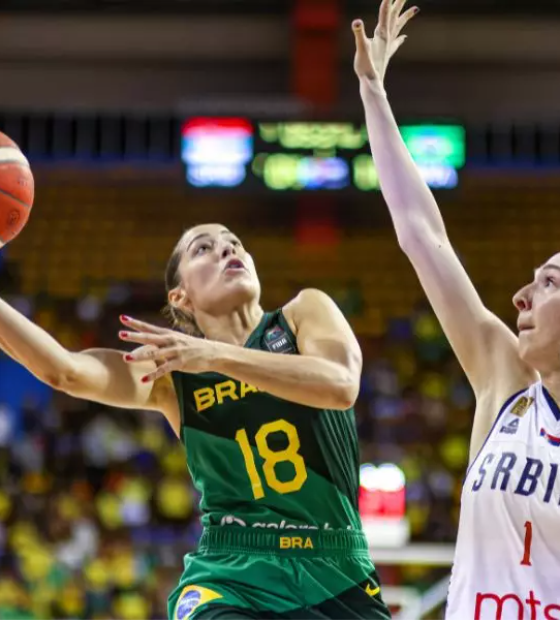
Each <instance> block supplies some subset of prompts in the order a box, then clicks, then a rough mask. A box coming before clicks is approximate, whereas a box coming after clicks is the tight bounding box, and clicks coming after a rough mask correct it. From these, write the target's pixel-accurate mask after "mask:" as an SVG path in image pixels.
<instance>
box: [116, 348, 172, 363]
mask: <svg viewBox="0 0 560 620" xmlns="http://www.w3.org/2000/svg"><path fill="white" fill-rule="evenodd" d="M177 355H178V350H177V347H164V348H160V347H154V346H153V345H145V346H143V347H140V348H138V349H136V350H135V351H132V353H127V354H126V355H125V356H124V359H125V361H127V362H145V361H148V360H153V361H161V360H169V359H172V358H175V357H177Z"/></svg>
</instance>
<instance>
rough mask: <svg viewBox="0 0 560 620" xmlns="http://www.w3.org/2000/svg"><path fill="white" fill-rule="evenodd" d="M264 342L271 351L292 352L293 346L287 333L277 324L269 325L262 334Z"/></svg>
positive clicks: (293, 350)
mask: <svg viewBox="0 0 560 620" xmlns="http://www.w3.org/2000/svg"><path fill="white" fill-rule="evenodd" d="M264 344H265V345H266V348H267V349H268V350H269V351H270V352H271V353H294V352H295V347H294V345H293V344H292V341H291V340H290V338H289V337H288V334H287V333H286V331H285V330H284V329H282V328H281V327H280V326H279V325H276V326H275V327H271V328H270V329H269V330H267V331H266V332H265V334H264Z"/></svg>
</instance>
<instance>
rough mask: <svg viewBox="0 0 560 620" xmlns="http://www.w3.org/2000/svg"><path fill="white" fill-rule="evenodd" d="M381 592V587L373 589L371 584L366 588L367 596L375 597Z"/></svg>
mask: <svg viewBox="0 0 560 620" xmlns="http://www.w3.org/2000/svg"><path fill="white" fill-rule="evenodd" d="M379 590H381V588H380V587H379V586H377V588H372V587H371V586H370V585H369V583H368V584H367V586H366V594H368V595H369V596H375V595H376V594H378V593H379Z"/></svg>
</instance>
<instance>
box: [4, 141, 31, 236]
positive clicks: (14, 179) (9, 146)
mask: <svg viewBox="0 0 560 620" xmlns="http://www.w3.org/2000/svg"><path fill="white" fill-rule="evenodd" d="M34 194H35V182H34V180H33V173H32V172H31V168H30V166H29V162H28V161H27V158H26V157H25V155H24V154H23V153H22V152H21V150H20V148H19V146H18V145H17V144H16V143H15V142H14V141H13V140H11V139H10V138H8V136H6V135H5V134H3V133H1V132H0V247H2V246H3V245H5V244H6V243H8V242H9V241H11V240H12V239H15V237H17V235H18V234H19V233H20V232H21V231H22V230H23V227H24V226H25V224H26V223H27V220H28V219H29V213H30V212H31V207H32V206H33V197H34Z"/></svg>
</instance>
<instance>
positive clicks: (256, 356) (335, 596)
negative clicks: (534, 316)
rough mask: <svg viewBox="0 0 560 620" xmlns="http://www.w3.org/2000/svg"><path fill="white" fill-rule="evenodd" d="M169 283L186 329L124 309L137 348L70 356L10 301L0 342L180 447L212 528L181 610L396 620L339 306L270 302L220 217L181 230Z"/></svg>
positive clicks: (183, 584) (323, 301)
mask: <svg viewBox="0 0 560 620" xmlns="http://www.w3.org/2000/svg"><path fill="white" fill-rule="evenodd" d="M279 259H281V257H279ZM167 284H168V289H169V293H168V299H169V306H170V310H171V312H172V313H173V316H174V318H175V320H176V322H177V326H176V327H179V328H180V329H181V330H183V331H178V330H170V329H163V328H159V327H155V326H151V325H148V324H145V323H141V322H138V321H135V320H134V319H130V318H128V317H122V321H123V323H124V325H125V326H126V330H125V331H123V332H121V334H120V335H121V338H123V339H124V340H125V341H127V342H131V343H138V344H140V345H142V346H140V347H139V348H136V349H135V350H133V351H132V352H130V353H128V354H123V353H122V352H119V351H114V350H107V349H97V350H88V351H83V352H80V353H72V352H69V351H67V350H66V349H64V348H63V347H62V346H61V345H59V344H58V343H57V342H56V341H55V340H54V339H52V338H51V337H50V336H49V335H48V334H47V333H45V332H44V331H43V330H42V329H41V328H39V327H38V326H36V325H34V324H33V323H32V322H30V321H29V320H28V319H26V318H25V317H24V316H22V315H21V314H19V313H18V312H17V311H16V310H14V309H13V308H11V307H10V306H9V305H8V304H6V303H4V302H3V301H0V347H1V348H2V349H3V350H4V351H5V352H6V353H8V354H9V355H11V356H12V357H13V358H14V359H16V360H18V361H19V362H20V363H22V364H23V365H25V366H26V367H27V368H28V369H29V370H30V371H31V372H33V373H34V374H35V375H36V376H37V377H39V378H40V379H42V380H43V381H45V382H46V383H48V384H50V385H51V386H52V387H54V388H56V389H59V390H62V391H64V392H66V393H68V394H71V395H73V396H76V397H80V398H87V399H89V400H94V401H98V402H101V403H105V404H109V405H114V406H117V407H126V408H134V409H140V408H142V409H150V410H158V411H161V412H162V413H163V414H164V415H165V417H166V418H167V420H168V421H169V423H170V424H171V426H172V427H173V429H174V431H175V433H176V434H177V436H178V437H179V438H180V440H181V441H182V443H183V444H184V446H185V452H186V459H187V463H188V467H189V469H190V472H191V475H192V479H193V482H194V484H195V486H196V487H197V489H198V490H199V491H200V493H201V497H202V499H201V510H202V514H203V517H202V520H203V526H204V530H203V534H202V537H201V540H200V543H199V546H198V550H197V551H196V553H193V554H191V555H187V556H186V557H185V567H184V573H183V576H182V577H181V580H180V582H179V584H178V586H177V588H176V589H175V590H174V591H173V592H172V593H171V595H170V597H169V616H170V618H177V619H178V620H186V619H193V620H194V619H196V620H202V619H215V618H292V619H298V620H299V619H303V618H310V619H311V618H364V619H365V618H367V619H385V618H388V617H389V612H388V610H387V607H386V606H385V604H384V602H383V600H382V597H381V592H380V586H379V583H378V579H377V574H376V572H375V569H374V566H373V564H372V562H371V560H370V557H369V553H368V545H367V541H366V539H365V536H364V534H363V532H362V530H361V523H360V517H359V514H358V505H357V496H358V463H359V461H358V440H357V436H356V429H355V421H354V412H353V410H352V405H353V404H354V401H355V399H356V397H357V395H358V388H359V380H360V372H361V364H362V360H361V352H360V349H359V346H358V343H357V341H356V339H355V337H354V335H353V333H352V331H351V329H350V327H349V326H348V324H347V322H346V320H345V319H344V317H343V316H342V314H341V312H340V311H339V310H338V308H337V306H336V305H335V304H334V303H333V302H332V301H331V299H330V298H329V297H327V296H326V295H325V294H323V293H321V292H319V291H316V290H305V291H303V292H301V293H300V294H299V295H298V296H297V297H296V298H295V299H294V300H292V301H290V302H289V303H288V304H287V305H286V306H284V307H283V308H282V309H279V310H276V311H275V312H271V313H265V312H263V310H262V309H261V306H260V304H259V297H260V285H259V280H258V278H257V274H256V271H255V267H254V264H253V261H252V259H251V256H250V255H249V254H248V253H247V252H246V251H245V249H244V248H243V246H242V244H241V242H240V241H239V239H238V238H237V237H236V236H235V235H234V234H233V233H232V232H230V231H229V230H227V229H226V228H224V227H223V226H221V225H216V224H211V225H203V226H197V227H195V228H193V229H191V230H189V231H187V232H186V233H185V234H184V236H183V237H182V239H181V240H180V241H179V243H178V245H177V247H176V249H175V251H174V253H173V255H172V257H171V260H170V262H169V267H168V273H167ZM201 336H203V337H201Z"/></svg>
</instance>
